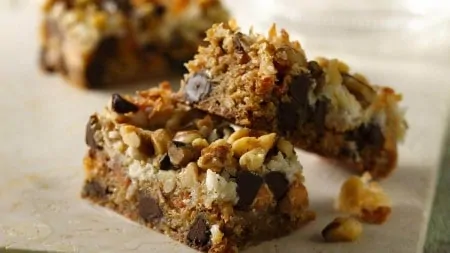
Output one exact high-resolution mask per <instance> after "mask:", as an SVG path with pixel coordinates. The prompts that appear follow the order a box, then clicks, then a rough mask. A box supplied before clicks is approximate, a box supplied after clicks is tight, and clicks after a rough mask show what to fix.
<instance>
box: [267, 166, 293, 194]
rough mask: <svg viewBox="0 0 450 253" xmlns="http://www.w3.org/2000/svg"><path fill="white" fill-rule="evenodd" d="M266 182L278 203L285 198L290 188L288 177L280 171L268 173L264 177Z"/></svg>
mask: <svg viewBox="0 0 450 253" xmlns="http://www.w3.org/2000/svg"><path fill="white" fill-rule="evenodd" d="M264 181H266V184H267V186H269V189H270V191H271V192H272V193H273V196H274V197H275V199H276V200H277V201H278V200H280V199H281V198H283V197H284V195H285V194H286V192H287V190H288V187H289V181H288V180H287V179H286V176H285V175H284V173H282V172H279V171H271V172H269V173H267V174H266V175H265V176H264Z"/></svg>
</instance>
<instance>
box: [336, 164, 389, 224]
mask: <svg viewBox="0 0 450 253" xmlns="http://www.w3.org/2000/svg"><path fill="white" fill-rule="evenodd" d="M337 208H338V210H339V211H342V212H345V213H349V214H352V215H355V216H357V217H359V218H360V219H361V220H362V221H364V222H367V223H372V224H381V223H384V222H385V221H386V220H387V218H388V217H389V215H390V213H391V200H390V198H389V196H388V195H387V194H386V193H385V192H384V191H383V189H382V188H381V187H380V186H379V184H377V183H376V182H372V181H371V176H370V174H369V173H365V174H364V175H363V176H362V177H357V176H352V177H350V178H349V179H347V181H345V182H344V184H343V185H342V186H341V191H340V193H339V198H338V202H337Z"/></svg>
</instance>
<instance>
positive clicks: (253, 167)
mask: <svg viewBox="0 0 450 253" xmlns="http://www.w3.org/2000/svg"><path fill="white" fill-rule="evenodd" d="M265 158H266V151H265V150H264V149H263V148H255V149H252V150H250V151H248V152H247V153H245V154H243V155H242V156H241V157H240V158H239V165H240V166H241V167H242V168H246V169H247V170H250V171H258V170H261V169H262V166H263V164H264V159H265Z"/></svg>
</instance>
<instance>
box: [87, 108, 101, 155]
mask: <svg viewBox="0 0 450 253" xmlns="http://www.w3.org/2000/svg"><path fill="white" fill-rule="evenodd" d="M99 129H100V127H99V125H98V118H97V116H95V115H92V116H91V117H89V121H88V123H87V124H86V133H85V142H86V144H87V145H88V146H89V147H91V148H92V149H102V146H100V145H98V144H97V142H96V141H95V138H94V134H95V132H96V131H97V130H99Z"/></svg>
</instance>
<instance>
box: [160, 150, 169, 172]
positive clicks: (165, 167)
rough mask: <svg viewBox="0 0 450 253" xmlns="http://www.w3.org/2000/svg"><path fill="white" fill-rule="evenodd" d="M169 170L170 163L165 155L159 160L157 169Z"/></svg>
mask: <svg viewBox="0 0 450 253" xmlns="http://www.w3.org/2000/svg"><path fill="white" fill-rule="evenodd" d="M170 168H172V163H171V162H170V157H169V155H168V154H167V153H166V154H164V155H163V156H162V157H161V159H159V169H160V170H170Z"/></svg>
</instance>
